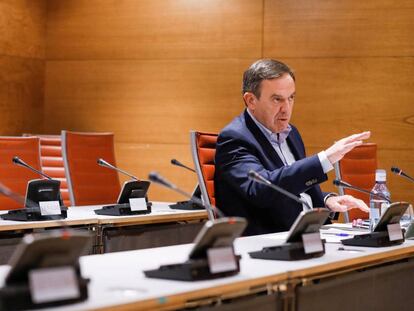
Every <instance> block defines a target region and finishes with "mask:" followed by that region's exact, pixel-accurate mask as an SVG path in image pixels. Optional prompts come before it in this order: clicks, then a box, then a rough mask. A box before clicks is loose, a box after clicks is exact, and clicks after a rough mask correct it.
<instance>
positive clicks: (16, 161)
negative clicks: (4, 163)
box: [12, 156, 20, 164]
mask: <svg viewBox="0 0 414 311" xmlns="http://www.w3.org/2000/svg"><path fill="white" fill-rule="evenodd" d="M12 162H13V163H16V164H19V163H20V159H19V157H17V156H14V157H13V159H12Z"/></svg>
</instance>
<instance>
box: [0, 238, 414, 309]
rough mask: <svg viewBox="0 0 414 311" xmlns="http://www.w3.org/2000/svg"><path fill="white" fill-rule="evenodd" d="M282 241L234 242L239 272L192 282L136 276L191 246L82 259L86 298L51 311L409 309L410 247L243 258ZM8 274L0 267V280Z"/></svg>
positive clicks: (413, 261) (413, 272)
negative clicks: (307, 256)
mask: <svg viewBox="0 0 414 311" xmlns="http://www.w3.org/2000/svg"><path fill="white" fill-rule="evenodd" d="M285 238H286V233H278V234H268V235H261V236H252V237H243V238H238V239H236V241H235V250H236V253H237V254H240V255H241V256H242V259H241V270H240V273H239V274H237V275H234V276H231V277H224V278H220V279H213V280H207V281H197V282H186V281H173V280H161V279H152V278H146V277H145V276H144V273H143V271H144V270H147V269H154V268H157V267H159V265H161V264H170V263H180V262H183V261H185V260H186V259H187V256H188V254H189V252H190V250H191V248H192V245H191V244H184V245H175V246H168V247H160V248H153V249H143V250H136V251H125V252H116V253H108V254H101V255H90V256H83V257H81V258H80V264H81V270H82V274H83V276H84V277H87V278H90V280H91V281H90V284H89V298H88V299H87V300H86V301H84V302H81V303H75V304H72V305H66V306H62V307H56V308H53V310H61V311H72V310H173V309H184V308H187V309H188V308H190V309H191V308H196V309H197V310H210V309H215V310H256V311H258V310H335V311H341V310H365V311H366V310H391V309H396V310H397V309H398V310H412V309H413V306H414V295H412V287H411V283H412V280H414V241H410V240H406V241H405V242H404V243H403V244H401V245H397V246H392V247H384V248H367V247H350V246H345V247H342V246H341V244H339V243H337V242H332V243H326V253H325V255H323V256H322V257H319V258H313V259H307V260H298V261H276V260H260V259H252V258H250V257H249V255H248V252H249V251H255V250H259V249H261V248H262V247H264V246H272V245H278V244H281V243H283V242H284V240H285ZM341 249H342V250H341ZM8 269H9V267H8V266H1V267H0V279H1V280H3V278H4V274H5V273H6V272H7V270H8ZM46 310H47V309H46Z"/></svg>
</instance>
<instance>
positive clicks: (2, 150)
mask: <svg viewBox="0 0 414 311" xmlns="http://www.w3.org/2000/svg"><path fill="white" fill-rule="evenodd" d="M14 156H18V157H19V158H20V159H22V160H23V161H24V162H26V163H27V164H29V165H31V166H33V167H34V168H35V169H38V170H41V167H40V145H39V138H37V137H0V182H1V183H3V184H4V185H5V186H6V187H8V188H9V189H10V190H12V191H14V192H16V193H18V194H20V195H21V196H23V197H24V196H25V195H26V189H27V183H28V181H30V180H32V179H41V178H42V177H41V176H39V174H37V173H35V172H32V171H31V170H29V169H27V168H24V167H21V166H18V165H16V164H14V163H13V162H12V159H13V157H14ZM23 205H24V204H23V203H21V204H20V203H17V202H15V201H14V200H12V199H9V198H7V197H5V196H3V195H1V194H0V209H1V210H10V209H18V208H23V207H24V206H23Z"/></svg>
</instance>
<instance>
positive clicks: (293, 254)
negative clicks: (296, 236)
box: [249, 242, 325, 261]
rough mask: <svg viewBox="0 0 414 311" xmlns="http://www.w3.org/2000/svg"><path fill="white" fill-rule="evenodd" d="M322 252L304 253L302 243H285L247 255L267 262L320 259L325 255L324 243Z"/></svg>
mask: <svg viewBox="0 0 414 311" xmlns="http://www.w3.org/2000/svg"><path fill="white" fill-rule="evenodd" d="M322 245H323V250H322V251H320V252H314V253H305V249H304V248H303V243H302V242H295V243H285V244H282V245H278V246H271V247H264V248H263V249H262V250H260V251H256V252H250V253H249V255H250V257H252V258H256V259H268V260H286V261H291V260H303V259H310V258H316V257H321V256H323V255H324V254H325V243H322Z"/></svg>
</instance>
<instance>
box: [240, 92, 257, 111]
mask: <svg viewBox="0 0 414 311" xmlns="http://www.w3.org/2000/svg"><path fill="white" fill-rule="evenodd" d="M243 99H244V103H245V104H246V107H247V108H249V109H250V110H251V111H254V109H255V108H256V96H254V94H253V93H251V92H246V93H244V94H243Z"/></svg>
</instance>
